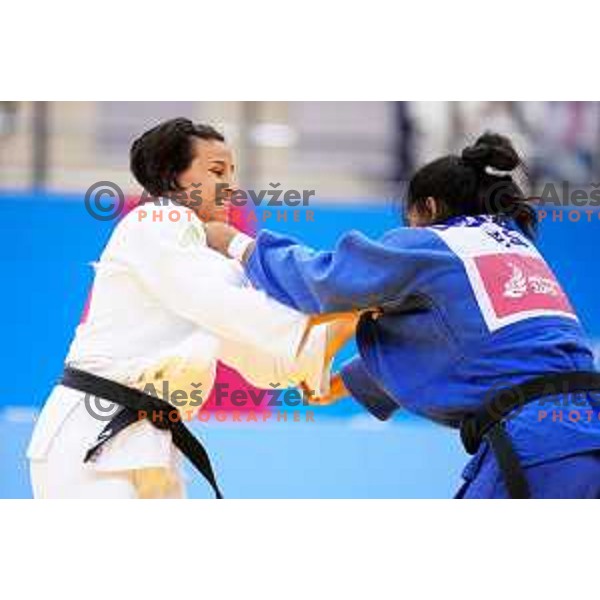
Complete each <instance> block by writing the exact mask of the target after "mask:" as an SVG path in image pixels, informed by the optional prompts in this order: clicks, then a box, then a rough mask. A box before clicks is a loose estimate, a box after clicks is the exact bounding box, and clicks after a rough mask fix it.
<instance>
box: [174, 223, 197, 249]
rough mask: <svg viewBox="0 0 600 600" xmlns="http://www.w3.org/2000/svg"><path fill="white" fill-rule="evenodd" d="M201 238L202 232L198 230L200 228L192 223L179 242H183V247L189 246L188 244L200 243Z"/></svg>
mask: <svg viewBox="0 0 600 600" xmlns="http://www.w3.org/2000/svg"><path fill="white" fill-rule="evenodd" d="M200 240H201V237H200V232H199V231H198V229H197V228H196V227H194V226H193V225H190V226H189V227H187V228H186V230H185V231H184V233H183V235H182V236H181V240H180V241H179V243H180V244H181V246H182V247H183V248H187V247H188V246H191V245H192V244H198V243H200Z"/></svg>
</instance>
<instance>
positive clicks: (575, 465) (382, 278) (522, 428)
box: [246, 215, 600, 498]
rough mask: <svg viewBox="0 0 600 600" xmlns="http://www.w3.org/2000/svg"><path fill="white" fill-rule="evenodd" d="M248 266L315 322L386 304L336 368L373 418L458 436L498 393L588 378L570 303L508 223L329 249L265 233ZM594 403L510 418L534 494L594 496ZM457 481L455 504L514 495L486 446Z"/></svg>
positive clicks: (350, 236) (406, 232)
mask: <svg viewBox="0 0 600 600" xmlns="http://www.w3.org/2000/svg"><path fill="white" fill-rule="evenodd" d="M246 271H247V274H248V276H249V278H250V279H251V281H252V282H253V284H254V285H256V286H257V287H260V288H262V289H264V290H265V291H266V292H267V293H268V294H269V295H271V296H273V297H274V298H276V299H277V300H279V301H280V302H283V303H284V304H287V305H288V306H291V307H293V308H296V309H298V310H300V311H302V312H305V313H308V314H316V313H328V312H338V311H348V310H355V309H365V308H369V307H382V308H383V311H384V312H383V315H382V316H381V317H380V318H378V319H373V318H368V317H366V318H362V319H361V321H360V323H359V326H358V328H357V334H356V341H357V347H358V351H359V354H358V356H356V357H355V358H354V359H353V360H351V361H350V362H349V363H347V364H346V365H344V366H343V368H342V371H341V373H342V378H343V380H344V383H345V385H346V387H347V388H348V390H349V391H350V393H351V394H352V396H353V397H354V398H355V399H356V400H357V401H358V402H359V403H361V404H362V405H363V406H364V407H365V408H366V409H367V410H368V411H370V412H371V413H372V414H373V415H374V416H375V417H377V418H378V419H387V418H389V417H390V416H391V415H392V414H393V413H394V411H396V410H397V409H398V408H399V407H402V408H405V409H407V410H409V411H412V412H414V413H417V414H419V415H422V416H424V417H426V418H428V419H430V420H432V421H435V422H437V423H442V424H445V425H449V426H453V427H457V426H458V425H459V424H460V422H461V420H462V418H463V417H464V416H465V415H466V414H467V413H468V412H471V411H474V410H476V409H478V408H481V406H482V404H483V403H484V401H485V399H486V398H489V394H490V390H494V389H502V388H506V387H509V386H514V385H517V384H520V383H522V382H524V381H525V380H527V379H530V378H532V377H536V376H539V375H543V374H547V373H557V372H567V371H573V370H583V371H591V370H594V363H593V355H592V352H591V350H590V347H589V343H588V341H587V339H586V336H585V334H584V331H583V330H582V327H581V324H580V322H579V320H578V318H577V316H576V314H575V312H574V310H573V308H572V306H571V304H570V303H569V300H568V298H567V296H566V294H565V293H564V291H563V289H562V288H561V286H560V284H559V282H558V281H557V280H556V277H555V276H554V274H553V272H552V271H551V269H550V268H549V267H548V265H547V264H546V262H545V261H544V259H543V257H542V256H541V255H540V253H539V252H538V250H537V249H536V247H535V245H534V244H533V242H531V241H530V240H529V239H527V238H526V237H525V236H524V235H522V233H521V232H520V231H519V230H518V228H517V227H516V225H515V224H514V222H513V221H512V220H510V219H505V218H499V217H492V216H488V215H484V216H478V217H458V218H453V219H450V220H448V221H447V222H445V223H443V224H441V225H435V226H431V227H427V228H407V227H399V228H397V229H394V230H391V231H389V232H388V233H387V234H385V235H384V236H383V237H382V238H381V239H379V240H377V241H373V240H371V239H369V238H367V237H365V236H364V235H362V234H361V233H359V232H356V231H351V232H349V233H347V234H345V235H344V236H343V237H342V238H341V239H340V240H339V241H338V243H337V245H336V247H335V249H334V250H333V251H325V252H323V251H315V250H313V249H311V248H308V247H306V246H304V245H302V244H300V243H299V242H298V241H297V240H295V239H293V238H289V237H287V236H283V235H279V234H276V233H273V232H270V231H267V230H265V231H262V232H261V233H259V235H258V237H257V240H256V246H255V249H254V251H253V252H252V253H251V255H250V257H249V260H248V262H247V265H246ZM595 396H596V397H594V394H592V393H591V392H589V393H582V394H578V395H576V396H575V395H574V396H571V397H567V396H556V397H545V398H541V399H539V401H534V402H532V403H529V404H527V405H526V406H524V407H523V408H522V409H521V410H520V411H515V414H513V415H511V417H512V418H510V419H507V420H506V423H505V426H506V431H507V433H508V435H509V436H510V439H511V440H512V443H513V446H514V448H515V451H516V452H517V455H518V456H519V458H520V462H521V465H522V466H523V467H524V468H525V472H526V475H527V477H528V480H529V484H530V487H531V490H532V494H533V496H534V497H600V411H599V406H600V403H599V402H598V400H599V398H598V394H595ZM517 413H518V414H517ZM463 478H464V479H465V481H466V483H465V485H463V486H462V487H461V489H460V490H459V492H458V496H459V497H466V498H476V497H505V496H506V490H505V489H504V486H503V484H502V480H501V477H500V474H499V471H498V467H497V464H496V460H495V457H494V455H493V453H492V452H491V451H490V449H489V447H488V445H487V443H484V444H482V445H481V447H480V448H479V451H478V453H477V454H476V455H475V456H474V458H473V459H472V460H471V461H470V462H469V464H468V465H467V466H466V468H465V470H464V472H463Z"/></svg>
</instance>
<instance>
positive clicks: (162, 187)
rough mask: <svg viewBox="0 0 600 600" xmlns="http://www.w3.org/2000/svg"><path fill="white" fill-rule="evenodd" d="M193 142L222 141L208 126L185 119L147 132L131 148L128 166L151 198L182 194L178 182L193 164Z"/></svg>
mask: <svg viewBox="0 0 600 600" xmlns="http://www.w3.org/2000/svg"><path fill="white" fill-rule="evenodd" d="M194 138H200V139H201V140H217V141H219V142H224V141H225V138H224V137H223V135H222V134H220V133H219V132H218V131H217V130H216V129H213V128H212V127H211V126H210V125H200V124H195V123H193V122H192V121H190V120H189V119H184V118H177V119H171V120H170V121H165V122H164V123H161V124H160V125H157V126H156V127H153V128H152V129H149V130H148V131H146V132H145V133H143V134H142V135H141V136H140V137H139V138H137V139H136V140H135V141H134V142H133V144H132V145H131V150H130V151H129V164H130V168H131V172H132V173H133V176H134V177H135V178H136V179H137V181H138V183H139V184H140V185H141V186H142V187H143V188H144V189H145V190H147V191H148V192H149V193H150V194H152V196H160V195H161V194H164V193H166V192H177V191H181V188H180V186H179V184H178V183H177V178H178V177H179V175H180V174H181V173H183V171H185V170H186V169H187V168H188V167H189V166H190V163H191V162H192V159H193V147H192V142H193V139H194Z"/></svg>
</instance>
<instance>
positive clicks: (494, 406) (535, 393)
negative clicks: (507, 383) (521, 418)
mask: <svg viewBox="0 0 600 600" xmlns="http://www.w3.org/2000/svg"><path fill="white" fill-rule="evenodd" d="M592 391H600V373H596V372H592V371H571V372H567V373H549V374H547V375H541V376H540V377H535V378H533V379H528V380H527V381H525V382H523V383H521V384H519V385H515V386H512V387H509V388H504V389H501V390H498V391H497V392H496V393H494V394H493V395H492V396H491V397H490V398H488V399H487V400H486V402H485V404H484V406H483V407H482V408H481V410H479V411H478V412H477V413H473V414H470V415H467V416H466V417H465V418H464V419H463V421H462V423H461V426H460V437H461V440H462V443H463V446H464V448H465V450H466V451H467V452H468V453H469V454H475V453H476V452H477V450H478V449H479V446H480V445H481V443H482V441H483V440H484V439H485V440H487V442H488V443H489V445H490V447H491V449H492V451H493V452H494V455H495V457H496V460H497V462H498V467H499V469H500V472H501V473H502V476H503V478H504V483H505V485H506V488H507V490H508V495H509V496H510V497H511V498H530V497H531V493H530V490H529V484H528V482H527V478H526V477H525V473H524V472H523V468H522V467H521V463H520V461H519V457H518V456H517V454H516V452H515V450H514V448H513V445H512V442H511V440H510V437H509V436H508V434H507V433H506V429H505V428H504V419H505V418H506V417H507V416H508V415H509V414H510V413H511V412H513V411H514V410H516V409H518V408H522V407H523V406H524V405H525V404H528V403H530V402H533V401H534V400H536V399H539V398H543V397H545V396H553V395H558V394H567V393H570V394H575V393H582V392H592Z"/></svg>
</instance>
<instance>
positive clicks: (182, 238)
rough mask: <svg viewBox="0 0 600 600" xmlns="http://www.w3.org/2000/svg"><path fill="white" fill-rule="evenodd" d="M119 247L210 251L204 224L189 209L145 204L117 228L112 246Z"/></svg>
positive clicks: (177, 206) (132, 212) (126, 217)
mask: <svg viewBox="0 0 600 600" xmlns="http://www.w3.org/2000/svg"><path fill="white" fill-rule="evenodd" d="M113 240H114V242H115V243H116V244H118V245H122V244H126V245H128V246H129V245H137V244H140V243H143V244H148V243H152V244H157V245H165V244H166V245H173V244H174V245H177V246H181V247H182V248H187V247H190V248H191V247H194V246H196V247H197V246H203V247H206V245H207V244H206V233H205V231H204V227H203V225H202V221H200V219H198V217H197V216H196V214H195V213H194V212H193V211H192V210H191V209H189V208H186V207H185V206H181V205H176V204H172V203H170V204H168V205H166V206H163V205H156V204H145V205H141V206H138V207H136V208H135V209H133V210H132V211H131V212H130V213H128V214H127V216H125V217H124V218H123V220H122V221H121V222H120V223H119V224H118V225H117V227H116V229H115V231H114V233H113V236H112V238H111V242H112V241H113Z"/></svg>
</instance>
